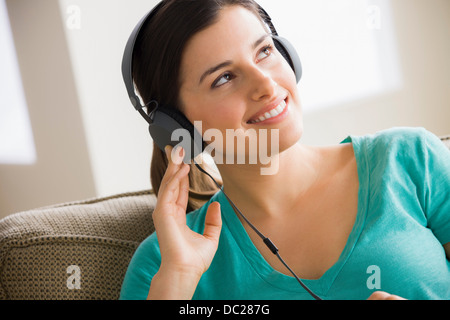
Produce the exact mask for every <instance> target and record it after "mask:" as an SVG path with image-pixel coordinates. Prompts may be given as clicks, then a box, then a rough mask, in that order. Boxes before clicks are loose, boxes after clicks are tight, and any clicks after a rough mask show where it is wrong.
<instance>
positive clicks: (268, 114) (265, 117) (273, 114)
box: [248, 100, 287, 124]
mask: <svg viewBox="0 0 450 320" xmlns="http://www.w3.org/2000/svg"><path fill="white" fill-rule="evenodd" d="M286 108H287V103H286V100H283V101H281V103H280V104H279V105H278V106H276V107H275V108H273V109H272V110H270V111H268V112H266V113H264V114H263V115H261V116H259V117H258V118H257V119H252V120H250V121H248V123H249V124H255V123H259V122H263V121H266V120H269V119H272V118H275V117H277V116H279V115H280V114H282V113H283V112H284V111H285V110H286Z"/></svg>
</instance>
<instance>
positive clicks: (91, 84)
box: [0, 0, 450, 217]
mask: <svg viewBox="0 0 450 320" xmlns="http://www.w3.org/2000/svg"><path fill="white" fill-rule="evenodd" d="M308 1H309V2H310V0H304V1H299V0H277V1H273V0H261V2H260V3H261V4H262V5H263V6H264V7H265V9H266V10H267V11H268V12H269V13H270V14H271V16H272V18H273V20H274V22H275V24H276V26H277V28H278V31H279V32H280V33H281V34H282V35H283V36H286V37H287V38H289V39H290V40H292V41H294V42H296V41H298V42H297V43H296V46H297V49H298V50H299V53H300V56H301V57H302V62H303V64H304V69H305V73H304V78H303V79H302V82H301V84H300V91H301V92H302V91H303V90H305V91H306V90H307V89H308V88H316V89H315V90H317V88H319V92H320V90H322V92H323V95H324V96H326V95H327V92H332V90H333V89H336V88H335V86H333V83H331V84H330V83H326V81H324V82H323V83H319V86H318V85H317V82H318V80H317V77H318V71H317V68H318V67H315V66H316V64H317V53H315V51H314V50H315V49H316V48H319V45H320V44H321V43H322V44H323V42H325V41H327V38H326V37H325V39H322V38H321V37H316V38H313V39H312V40H313V41H314V42H315V43H316V45H315V46H313V44H312V43H311V42H307V40H308V39H309V40H308V41H311V38H312V37H311V34H312V33H313V32H314V31H315V30H314V29H313V28H312V27H311V28H308V27H307V26H306V27H305V26H303V25H302V21H304V20H305V19H303V20H302V19H301V17H302V15H303V16H308V15H310V16H311V12H299V8H304V6H305V4H306V3H307V2H308ZM316 1H323V2H322V3H326V1H327V0H316ZM364 1H365V0H364ZM156 2H157V1H156V0H152V1H148V0H128V1H119V0H96V1H89V0H46V1H35V0H7V4H8V9H9V11H10V15H11V19H12V26H13V30H14V36H15V38H16V47H17V49H18V51H19V52H18V56H19V64H20V66H21V71H22V77H23V81H24V84H25V85H24V89H25V92H26V95H27V103H28V107H29V111H30V119H31V123H32V127H33V132H34V137H35V140H36V150H37V151H36V152H37V162H38V163H40V164H41V166H40V167H39V168H36V167H35V168H32V167H29V166H16V167H11V166H2V165H0V217H1V216H2V215H6V214H9V213H11V212H15V211H18V210H24V209H27V208H33V207H36V206H40V205H46V204H51V203H57V202H61V201H69V200H77V199H80V198H81V197H88V196H97V195H99V196H101V195H109V194H112V193H117V192H126V191H133V190H138V189H145V188H149V187H150V183H149V163H150V157H151V147H152V145H151V141H150V138H149V136H148V133H147V126H146V124H145V121H144V120H143V119H141V118H140V116H139V115H138V114H137V112H136V111H134V110H133V108H132V106H131V104H130V103H129V101H128V98H127V95H126V91H125V88H124V85H123V83H122V78H121V74H120V63H121V58H122V53H123V48H124V45H125V42H126V40H127V37H128V35H129V33H130V32H131V30H132V28H133V27H134V25H135V23H136V22H137V20H138V19H139V18H140V17H141V16H143V15H144V14H145V13H146V12H147V11H148V10H150V8H151V7H153V5H154V4H155V3H156ZM334 2H335V3H342V5H343V6H348V5H349V3H351V1H350V0H334ZM382 2H385V1H384V0H383V1H381V0H379V1H377V0H372V1H369V2H368V4H369V5H370V4H372V5H379V6H380V7H382V8H383V6H382V5H381V3H382ZM388 2H390V3H391V5H392V6H391V9H390V10H391V11H390V12H391V16H392V22H393V23H392V25H391V24H389V23H382V29H381V31H380V32H382V33H383V34H388V35H389V34H390V35H391V36H392V39H394V40H395V43H394V44H395V46H394V47H395V51H394V52H396V55H397V58H398V61H399V63H400V64H399V65H398V66H397V67H398V74H397V75H398V79H400V82H397V84H398V83H399V84H400V85H399V86H394V87H393V89H392V90H390V91H387V90H385V91H378V92H376V93H373V94H370V95H367V96H359V97H357V98H355V99H347V98H346V99H342V100H339V103H325V104H323V105H322V106H321V107H320V108H311V107H310V105H309V104H311V105H312V104H313V102H308V101H314V100H313V99H311V98H309V100H308V99H307V97H308V95H307V93H304V98H305V106H304V107H305V115H304V121H305V134H304V138H303V142H304V143H308V144H333V143H338V142H339V141H341V140H342V139H343V138H345V136H346V135H348V134H366V133H371V132H375V131H377V130H381V129H384V128H388V127H392V126H403V125H406V126H424V127H426V128H427V129H429V130H430V131H432V132H434V133H435V134H438V135H443V134H447V133H450V123H449V119H450V90H449V89H450V78H449V74H450V63H449V59H448V57H450V1H448V0H428V1H423V0H395V1H393V0H391V1H388ZM38 3H39V4H38ZM44 3H45V5H44ZM316 3H317V2H316ZM280 8H281V10H280ZM50 9H51V10H50ZM56 11H58V12H59V14H60V15H59V17H58V16H57V14H55V12H56ZM330 11H331V10H329V9H327V8H326V7H323V12H322V14H321V12H320V11H314V12H315V13H314V15H313V19H310V20H311V21H315V27H316V28H320V27H324V26H326V25H327V23H328V25H329V21H328V22H327V20H329V19H330V17H329V16H327V13H330ZM383 12H384V11H382V17H385V15H384V14H383ZM335 13H336V12H335ZM335 13H334V14H335ZM334 18H336V16H334ZM382 19H384V18H382ZM382 21H383V20H382ZM316 31H317V30H316ZM49 33H51V34H52V36H48V34H49ZM325 34H326V32H325ZM45 35H47V36H45ZM328 36H329V34H328ZM343 36H344V38H345V37H347V36H346V35H345V34H344V35H343ZM64 37H66V39H64ZM291 38H292V39H291ZM296 39H304V40H303V41H301V40H296ZM328 40H329V39H328ZM35 48H38V49H39V50H37V51H36V49H35ZM334 55H336V52H327V53H326V54H323V53H322V55H321V59H324V60H323V65H324V66H327V65H328V66H330V65H331V66H332V65H333V63H332V61H333V60H332V58H333V57H334ZM380 57H381V58H380V59H383V63H385V62H386V61H388V60H387V59H391V58H392V57H391V55H383V53H382V54H381V55H380ZM394 58H395V57H394ZM309 61H311V63H308V62H309ZM313 61H314V63H313ZM394 61H395V59H394ZM39 64H41V65H43V66H51V65H52V64H54V65H56V68H57V70H56V71H55V70H53V71H52V69H50V68H45V67H42V68H39V67H38V66H39ZM383 65H384V64H383ZM313 66H314V67H313ZM397 67H396V68H397ZM315 69H316V71H315ZM323 69H326V68H323ZM388 69H389V68H388ZM30 70H31V71H30ZM322 71H323V70H322ZM393 74H395V73H393ZM358 81H360V82H365V81H366V82H370V81H373V79H372V78H369V76H368V77H367V78H366V79H365V78H364V77H361V78H360V79H358ZM394 82H395V81H394ZM335 83H336V81H335ZM339 85H341V86H343V84H342V83H339ZM344 88H345V87H344ZM52 89H53V90H55V89H56V91H52ZM345 89H347V90H348V88H345ZM350 89H351V88H350ZM309 91H310V90H308V92H309ZM55 92H57V94H58V96H57V99H56V100H55V99H53V98H52V94H53V95H54V94H55ZM350 92H351V90H350ZM42 110H44V111H45V112H44V114H42ZM37 114H40V116H37ZM68 119H70V121H68ZM55 123H57V124H55ZM68 132H70V137H68ZM1 138H3V137H0V139H1ZM67 139H69V141H70V144H67V143H64V141H66V142H67V141H68V140H67ZM48 145H52V146H55V145H58V146H61V148H62V147H64V148H63V149H59V150H63V152H58V153H57V154H58V158H59V159H60V161H53V160H52V158H54V157H55V147H52V148H50V147H46V146H48ZM63 155H64V157H63ZM37 171H39V175H37V174H35V175H33V174H29V172H37ZM24 186H31V187H24Z"/></svg>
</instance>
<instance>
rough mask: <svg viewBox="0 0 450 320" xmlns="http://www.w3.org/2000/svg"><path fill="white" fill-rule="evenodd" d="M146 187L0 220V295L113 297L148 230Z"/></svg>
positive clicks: (151, 204) (149, 209)
mask: <svg viewBox="0 0 450 320" xmlns="http://www.w3.org/2000/svg"><path fill="white" fill-rule="evenodd" d="M155 204H156V197H155V195H154V194H153V193H152V192H151V191H144V192H137V193H127V194H121V195H116V196H113V197H108V198H98V199H90V200H87V201H79V202H72V203H65V204H60V205H55V206H51V207H46V208H40V209H35V210H30V211H27V212H22V213H17V214H14V215H11V216H9V217H6V218H5V219H3V220H2V221H1V223H0V299H21V300H24V299H34V300H38V299H77V300H82V299H117V298H118V297H119V293H120V287H121V284H122V281H123V277H124V276H125V272H126V269H127V266H128V263H129V261H130V259H131V257H132V255H133V253H134V251H135V250H136V248H137V246H138V245H139V243H140V242H142V241H143V240H144V239H145V238H146V237H147V236H148V235H150V234H151V233H152V232H153V231H154V227H153V223H152V217H151V214H152V212H153V208H154V206H155Z"/></svg>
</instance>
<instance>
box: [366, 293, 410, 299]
mask: <svg viewBox="0 0 450 320" xmlns="http://www.w3.org/2000/svg"><path fill="white" fill-rule="evenodd" d="M368 300H405V299H404V298H402V297H399V296H396V295H393V294H390V293H387V292H384V291H376V292H374V293H372V295H371V296H370V297H369V299H368Z"/></svg>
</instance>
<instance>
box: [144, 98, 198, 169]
mask: <svg viewBox="0 0 450 320" xmlns="http://www.w3.org/2000/svg"><path fill="white" fill-rule="evenodd" d="M149 132H150V135H151V137H152V138H153V140H154V141H155V143H156V144H157V145H158V147H159V148H160V149H161V150H162V151H163V152H164V148H165V147H166V146H167V145H170V146H172V147H175V146H181V147H183V149H184V151H185V157H184V159H183V162H184V163H188V164H189V163H191V160H192V159H194V158H195V157H196V156H198V155H199V154H200V153H202V152H203V151H204V142H203V139H202V136H201V134H200V133H199V132H198V130H197V129H196V128H195V127H194V126H193V125H192V123H191V122H190V121H189V120H188V119H187V118H186V117H185V116H184V115H183V114H182V113H181V112H179V111H178V110H176V109H173V108H168V107H161V106H160V107H158V109H156V111H154V112H153V123H152V124H150V126H149ZM180 139H181V141H180Z"/></svg>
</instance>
